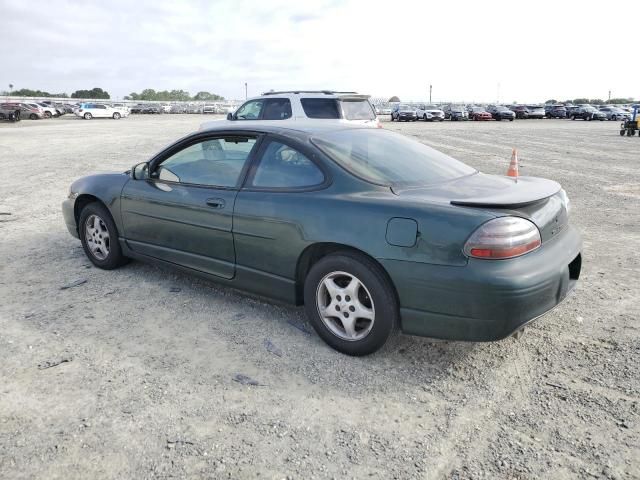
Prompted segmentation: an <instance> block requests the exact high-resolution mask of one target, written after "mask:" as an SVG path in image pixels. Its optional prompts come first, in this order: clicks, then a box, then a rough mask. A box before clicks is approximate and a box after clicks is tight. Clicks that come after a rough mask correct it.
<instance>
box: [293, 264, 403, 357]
mask: <svg viewBox="0 0 640 480" xmlns="http://www.w3.org/2000/svg"><path fill="white" fill-rule="evenodd" d="M304 300H305V310H306V313H307V316H308V318H309V321H310V322H311V324H312V325H313V328H314V329H315V330H316V332H317V333H318V335H319V336H320V337H322V339H323V340H324V341H325V342H327V343H328V344H329V345H330V346H331V347H333V348H334V349H336V350H338V351H339V352H342V353H345V354H347V355H356V356H360V355H368V354H370V353H373V352H375V351H376V350H378V349H379V348H381V347H382V346H383V345H384V344H385V342H386V341H387V339H388V338H389V336H390V335H391V333H392V332H393V331H394V329H395V328H396V326H397V325H398V324H399V310H398V303H397V300H396V296H395V293H394V291H393V288H392V286H391V285H390V283H389V281H388V280H387V278H386V276H385V274H384V272H383V271H382V269H381V268H380V267H379V266H378V265H377V264H376V263H374V262H373V261H372V260H370V259H369V258H367V257H365V256H364V255H359V254H356V253H352V252H340V253H336V254H333V255H329V256H327V257H324V258H322V259H320V260H319V261H318V262H317V263H316V264H314V265H313V267H311V270H310V271H309V274H308V275H307V278H306V279H305V284H304Z"/></svg>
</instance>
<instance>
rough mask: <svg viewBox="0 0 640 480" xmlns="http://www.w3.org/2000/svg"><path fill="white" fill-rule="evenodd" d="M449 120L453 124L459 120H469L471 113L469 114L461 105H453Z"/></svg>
mask: <svg viewBox="0 0 640 480" xmlns="http://www.w3.org/2000/svg"><path fill="white" fill-rule="evenodd" d="M445 115H446V113H445ZM448 118H449V119H450V120H451V121H453V122H455V121H459V120H469V112H467V109H466V108H464V107H463V106H461V105H453V106H450V107H449V117H448Z"/></svg>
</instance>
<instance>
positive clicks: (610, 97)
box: [607, 90, 611, 102]
mask: <svg viewBox="0 0 640 480" xmlns="http://www.w3.org/2000/svg"><path fill="white" fill-rule="evenodd" d="M610 101H611V90H609V99H608V100H607V102H610Z"/></svg>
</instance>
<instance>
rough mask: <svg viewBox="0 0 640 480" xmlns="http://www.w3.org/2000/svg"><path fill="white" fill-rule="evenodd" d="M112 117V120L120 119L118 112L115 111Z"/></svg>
mask: <svg viewBox="0 0 640 480" xmlns="http://www.w3.org/2000/svg"><path fill="white" fill-rule="evenodd" d="M113 119H114V120H120V114H119V113H118V112H115V113H114V114H113Z"/></svg>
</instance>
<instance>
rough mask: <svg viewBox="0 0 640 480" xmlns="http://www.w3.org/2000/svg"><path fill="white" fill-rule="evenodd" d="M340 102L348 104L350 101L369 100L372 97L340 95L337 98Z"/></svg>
mask: <svg viewBox="0 0 640 480" xmlns="http://www.w3.org/2000/svg"><path fill="white" fill-rule="evenodd" d="M337 97H338V98H339V99H340V100H346V101H347V102H349V101H358V100H369V97H371V95H360V94H357V93H356V94H353V93H347V94H344V95H338V96H337Z"/></svg>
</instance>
